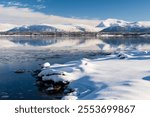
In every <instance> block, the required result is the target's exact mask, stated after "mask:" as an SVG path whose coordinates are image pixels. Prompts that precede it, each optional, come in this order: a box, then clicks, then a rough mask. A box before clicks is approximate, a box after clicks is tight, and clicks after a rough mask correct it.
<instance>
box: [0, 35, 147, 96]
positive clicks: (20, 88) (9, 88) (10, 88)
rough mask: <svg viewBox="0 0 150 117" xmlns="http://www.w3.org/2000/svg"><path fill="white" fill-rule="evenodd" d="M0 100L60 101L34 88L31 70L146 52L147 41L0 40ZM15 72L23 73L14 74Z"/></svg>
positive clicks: (75, 39)
mask: <svg viewBox="0 0 150 117" xmlns="http://www.w3.org/2000/svg"><path fill="white" fill-rule="evenodd" d="M0 43H1V45H0V99H60V98H61V96H62V95H61V94H55V95H47V94H45V93H44V92H42V91H41V90H40V88H39V87H37V86H36V85H35V84H36V79H35V78H34V77H33V76H32V75H31V72H32V71H33V70H37V69H40V64H42V63H44V62H47V61H48V62H50V63H51V64H59V63H60V64H63V63H66V62H69V61H72V60H78V59H81V58H95V57H96V56H101V54H102V53H105V52H107V53H109V52H114V51H130V50H144V51H146V50H150V39H149V38H105V39H96V38H69V37H42V36H39V37H19V36H18V37H9V36H7V37H0ZM18 69H23V70H25V73H22V74H16V73H15V71H16V70H18Z"/></svg>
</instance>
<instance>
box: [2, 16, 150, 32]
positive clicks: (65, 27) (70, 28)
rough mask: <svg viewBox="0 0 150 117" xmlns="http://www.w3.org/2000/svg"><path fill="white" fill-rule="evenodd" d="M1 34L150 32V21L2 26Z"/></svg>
mask: <svg viewBox="0 0 150 117" xmlns="http://www.w3.org/2000/svg"><path fill="white" fill-rule="evenodd" d="M0 32H13V33H15V32H150V21H140V22H128V21H124V20H118V19H106V20H101V21H100V22H99V24H98V25H97V26H89V25H83V24H55V25H54V24H53V25H51V24H36V25H22V26H18V25H14V24H0Z"/></svg>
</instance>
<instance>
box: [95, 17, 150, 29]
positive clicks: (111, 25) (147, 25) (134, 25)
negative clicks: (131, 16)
mask: <svg viewBox="0 0 150 117" xmlns="http://www.w3.org/2000/svg"><path fill="white" fill-rule="evenodd" d="M97 27H99V28H103V30H102V32H150V21H141V22H127V21H124V20H117V19H107V20H104V21H101V22H100V24H99V25H98V26H97Z"/></svg>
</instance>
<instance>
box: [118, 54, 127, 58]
mask: <svg viewBox="0 0 150 117" xmlns="http://www.w3.org/2000/svg"><path fill="white" fill-rule="evenodd" d="M117 57H118V58H119V59H126V58H128V55H126V54H124V53H118V54H117Z"/></svg>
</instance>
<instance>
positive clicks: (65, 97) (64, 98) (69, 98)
mask: <svg viewBox="0 0 150 117" xmlns="http://www.w3.org/2000/svg"><path fill="white" fill-rule="evenodd" d="M77 99H78V97H76V96H64V97H63V98H62V100H77Z"/></svg>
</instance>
